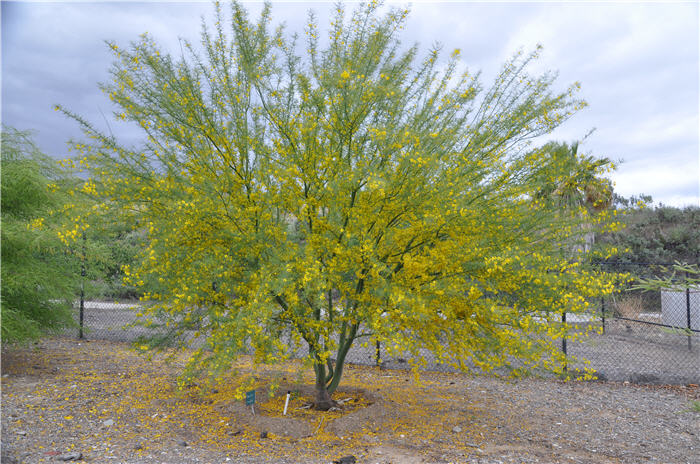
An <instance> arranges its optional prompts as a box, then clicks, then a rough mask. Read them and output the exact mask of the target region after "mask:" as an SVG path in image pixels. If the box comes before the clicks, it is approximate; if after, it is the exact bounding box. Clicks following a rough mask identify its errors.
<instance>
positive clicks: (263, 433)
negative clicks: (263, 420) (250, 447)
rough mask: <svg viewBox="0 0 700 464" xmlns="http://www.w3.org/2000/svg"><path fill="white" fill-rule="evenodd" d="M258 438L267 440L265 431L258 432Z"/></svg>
mask: <svg viewBox="0 0 700 464" xmlns="http://www.w3.org/2000/svg"><path fill="white" fill-rule="evenodd" d="M260 438H267V430H263V431H262V432H260Z"/></svg>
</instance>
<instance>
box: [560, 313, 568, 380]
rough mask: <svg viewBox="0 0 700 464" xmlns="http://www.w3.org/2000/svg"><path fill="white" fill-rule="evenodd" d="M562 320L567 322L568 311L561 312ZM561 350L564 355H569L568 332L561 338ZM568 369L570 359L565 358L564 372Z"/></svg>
mask: <svg viewBox="0 0 700 464" xmlns="http://www.w3.org/2000/svg"><path fill="white" fill-rule="evenodd" d="M561 322H562V324H566V311H564V312H563V313H561ZM561 350H562V351H563V352H564V356H567V349H566V334H564V336H563V337H562V339H561ZM567 370H568V360H567V359H564V372H566V371H567Z"/></svg>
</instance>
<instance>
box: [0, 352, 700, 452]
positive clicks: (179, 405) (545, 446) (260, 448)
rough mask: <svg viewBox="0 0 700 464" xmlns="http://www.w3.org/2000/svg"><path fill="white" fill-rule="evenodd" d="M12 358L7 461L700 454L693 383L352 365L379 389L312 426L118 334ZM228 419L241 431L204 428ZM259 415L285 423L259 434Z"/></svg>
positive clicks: (8, 363) (364, 387)
mask: <svg viewBox="0 0 700 464" xmlns="http://www.w3.org/2000/svg"><path fill="white" fill-rule="evenodd" d="M2 368H3V375H2V400H3V403H2V448H3V459H2V462H3V463H5V462H8V463H11V462H22V463H32V464H33V463H39V462H57V461H56V460H57V459H58V458H60V457H61V456H64V457H67V455H66V453H69V452H80V453H81V454H82V461H80V462H87V463H129V464H141V463H144V464H145V463H149V464H150V463H169V464H186V463H212V464H213V463H227V462H231V463H251V464H252V463H278V464H292V463H327V462H331V461H332V460H333V459H337V458H340V457H341V456H345V455H349V454H352V455H354V456H356V457H357V459H358V462H360V463H382V464H388V463H408V464H411V463H447V462H459V463H483V464H487V463H488V464H496V463H635V464H636V463H656V462H658V463H692V464H698V463H700V413H699V412H694V411H693V410H692V403H691V402H693V401H700V388H699V387H698V386H697V385H687V386H660V385H634V384H626V383H614V382H587V383H582V382H568V383H565V382H560V381H556V380H546V379H526V380H522V381H518V382H506V381H502V380H498V379H494V378H491V377H484V376H468V375H463V374H449V373H440V372H428V373H425V374H422V376H421V378H422V381H421V383H416V382H415V380H414V379H413V377H412V376H410V375H409V374H408V373H406V372H404V371H400V370H379V369H376V368H370V367H365V366H349V367H348V371H347V374H346V377H344V379H345V380H344V382H345V383H346V384H347V385H349V386H350V387H352V388H353V389H355V390H353V391H357V392H360V393H358V394H361V395H363V397H364V398H366V399H369V400H368V401H366V402H365V403H362V406H361V407H359V406H358V407H357V408H355V409H353V410H348V411H347V412H344V411H341V413H339V414H337V415H336V416H333V417H330V416H326V417H328V419H327V421H326V422H325V424H324V422H323V420H321V421H320V422H319V420H318V419H319V417H323V416H320V415H322V414H328V413H320V412H315V411H314V412H313V414H312V413H311V412H310V413H309V414H311V415H309V416H305V417H306V418H307V419H308V424H307V422H304V420H302V419H299V418H293V417H289V416H287V417H284V418H283V417H282V416H281V415H279V414H278V415H277V416H274V414H272V413H269V414H268V413H266V412H264V411H265V410H264V409H262V408H263V404H262V403H261V406H260V408H261V409H260V410H259V412H258V415H256V416H255V418H253V417H252V416H251V414H250V413H249V409H248V408H246V407H245V405H243V404H241V402H240V401H234V400H233V399H232V398H230V397H229V396H228V395H227V394H226V392H225V391H224V392H221V393H220V394H218V396H217V395H214V396H207V397H199V396H193V397H189V398H188V397H183V396H182V395H179V396H178V395H177V394H175V393H173V392H172V391H171V390H168V388H164V387H163V385H161V384H160V383H158V382H160V380H158V378H159V376H163V375H166V374H168V373H169V372H171V371H172V370H173V369H175V370H176V368H177V365H166V364H163V363H162V362H160V361H159V360H157V359H156V360H154V361H153V362H148V361H147V360H146V359H145V358H143V357H141V356H139V355H136V354H135V353H133V352H132V351H130V350H129V349H128V346H127V345H125V344H120V343H113V342H108V341H102V342H99V343H94V342H89V343H86V342H82V343H79V342H77V341H75V340H69V339H54V340H47V341H45V342H42V343H41V344H39V345H36V346H34V347H30V348H22V349H18V348H14V349H5V350H4V351H3V363H2ZM256 372H257V371H256ZM267 375H268V374H266V373H261V374H260V377H261V379H263V380H264V379H265V378H267V377H266V376H267ZM164 378H167V375H166V377H164ZM309 380H310V379H305V380H303V381H302V383H308V382H309ZM222 385H224V387H217V388H225V385H226V383H224V384H222ZM217 393H219V392H217ZM346 394H347V393H346ZM139 395H140V396H139ZM342 395H343V394H342V393H341V394H340V396H342ZM262 401H263V400H262V399H261V402H262ZM267 401H273V399H268V400H267ZM273 416H274V417H273ZM163 417H166V418H168V419H167V420H165V419H161V418H163ZM299 417H301V416H299ZM220 418H223V419H221V422H223V421H224V420H226V421H230V424H229V422H227V423H226V424H225V426H226V427H224V426H223V425H222V427H224V429H223V430H226V429H230V430H231V431H232V432H229V433H221V434H219V429H217V430H215V431H207V429H206V428H207V427H208V426H209V425H211V424H213V423H217V422H218V421H219V419H220ZM173 420H176V421H177V422H172V421H173ZM200 420H201V422H200ZM110 421H111V422H110ZM317 423H318V424H319V425H318V427H316V424H317ZM174 424H179V426H176V425H174ZM321 425H323V427H321ZM261 427H264V428H265V429H266V430H273V431H275V433H270V436H269V437H268V438H266V439H262V438H260V435H259V431H260V428H261ZM270 427H272V428H270ZM274 427H277V428H274ZM304 427H306V428H304ZM314 429H315V431H314ZM319 429H320V431H319ZM309 430H310V432H309ZM210 437H211V439H209V438H210ZM184 442H186V444H185V443H184Z"/></svg>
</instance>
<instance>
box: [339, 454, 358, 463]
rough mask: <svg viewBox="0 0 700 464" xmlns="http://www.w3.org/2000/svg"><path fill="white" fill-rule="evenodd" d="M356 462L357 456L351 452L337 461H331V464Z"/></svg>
mask: <svg viewBox="0 0 700 464" xmlns="http://www.w3.org/2000/svg"><path fill="white" fill-rule="evenodd" d="M356 462H357V458H356V457H355V456H353V455H352V454H351V455H349V456H343V457H342V458H340V459H338V460H337V461H333V464H355V463H356Z"/></svg>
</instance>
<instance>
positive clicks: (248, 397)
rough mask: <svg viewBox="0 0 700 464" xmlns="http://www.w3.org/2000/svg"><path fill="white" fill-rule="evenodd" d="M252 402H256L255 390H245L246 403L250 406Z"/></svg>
mask: <svg viewBox="0 0 700 464" xmlns="http://www.w3.org/2000/svg"><path fill="white" fill-rule="evenodd" d="M251 404H255V390H251V391H249V392H245V405H246V406H250V405H251Z"/></svg>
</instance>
